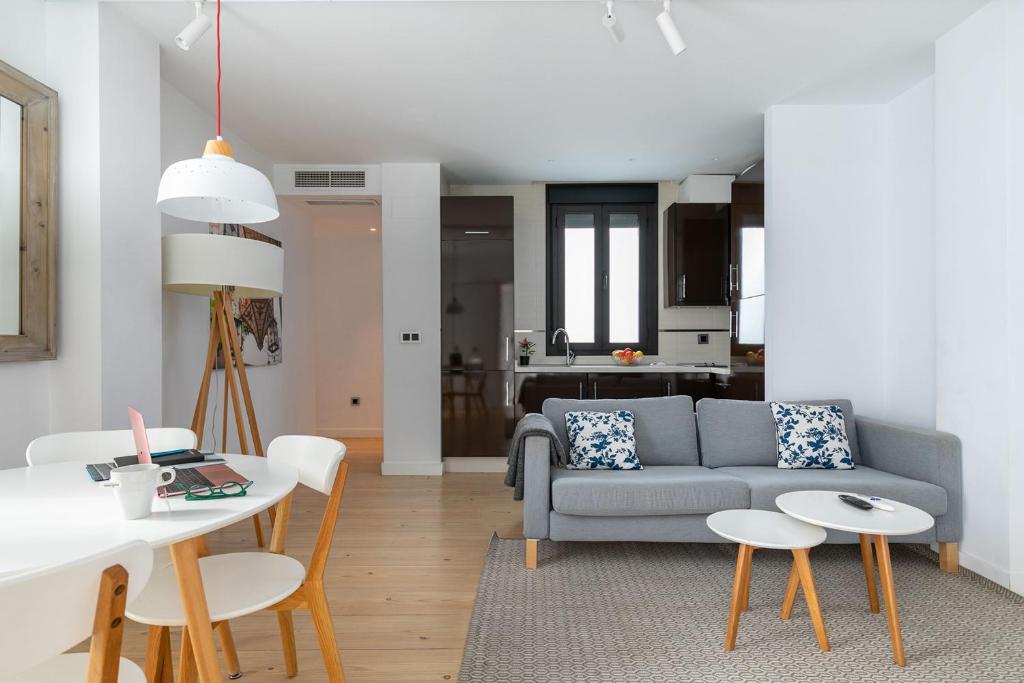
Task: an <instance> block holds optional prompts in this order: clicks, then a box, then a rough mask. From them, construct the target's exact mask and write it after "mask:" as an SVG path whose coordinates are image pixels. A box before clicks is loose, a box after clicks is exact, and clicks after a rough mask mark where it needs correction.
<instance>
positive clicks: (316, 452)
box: [267, 435, 348, 580]
mask: <svg viewBox="0 0 1024 683" xmlns="http://www.w3.org/2000/svg"><path fill="white" fill-rule="evenodd" d="M345 451H346V447H345V444H343V443H341V442H340V441H335V440H334V439H327V438H324V437H322V436H299V435H288V436H279V437H277V438H276V439H274V440H273V441H271V442H270V446H269V447H268V448H267V458H268V459H269V460H270V464H271V465H272V466H277V465H281V464H283V465H286V466H291V467H294V468H295V469H297V470H298V472H299V482H300V483H302V484H304V485H306V486H308V487H309V488H311V489H315V490H317V491H319V492H320V493H323V494H324V495H326V496H328V499H327V506H326V507H325V508H324V516H323V519H322V520H321V521H320V529H319V531H317V535H316V541H315V542H314V543H313V555H312V556H311V558H310V560H309V567H308V568H307V569H306V577H307V579H309V578H312V579H319V580H322V579H323V575H324V569H325V568H326V567H327V557H328V555H330V552H331V543H332V542H333V541H334V527H335V525H336V524H337V521H338V510H339V509H340V507H341V496H342V494H343V493H344V491H345V480H346V479H347V477H348V463H345V462H342V460H344V458H345ZM290 510H291V496H290V495H289V496H288V498H287V499H286V501H285V502H284V505H283V506H280V505H279V507H278V516H277V520H276V521H275V522H274V535H273V537H272V538H271V540H270V551H271V552H274V553H283V552H284V543H285V536H286V535H287V533H288V518H289V515H290Z"/></svg>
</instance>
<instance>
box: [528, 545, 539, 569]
mask: <svg viewBox="0 0 1024 683" xmlns="http://www.w3.org/2000/svg"><path fill="white" fill-rule="evenodd" d="M526 568H527V569H536V568H537V539H535V538H528V539H526Z"/></svg>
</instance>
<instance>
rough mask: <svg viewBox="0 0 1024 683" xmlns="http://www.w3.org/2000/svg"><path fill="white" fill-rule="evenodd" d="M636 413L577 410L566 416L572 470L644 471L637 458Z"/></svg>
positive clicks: (569, 465) (569, 466)
mask: <svg viewBox="0 0 1024 683" xmlns="http://www.w3.org/2000/svg"><path fill="white" fill-rule="evenodd" d="M633 421H634V418H633V413H631V412H629V411H628V410H617V411H615V412H614V413H597V412H594V411H592V410H576V411H570V412H568V413H566V414H565V428H566V430H567V431H568V433H569V462H568V463H566V466H565V467H566V469H570V470H642V469H643V465H641V464H640V461H639V460H637V458H636V437H635V436H634V435H633Z"/></svg>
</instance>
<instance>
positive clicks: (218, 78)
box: [217, 0, 221, 139]
mask: <svg viewBox="0 0 1024 683" xmlns="http://www.w3.org/2000/svg"><path fill="white" fill-rule="evenodd" d="M220 137H221V130H220V0H217V139H220Z"/></svg>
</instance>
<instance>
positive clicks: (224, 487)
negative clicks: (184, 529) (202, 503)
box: [185, 481, 252, 500]
mask: <svg viewBox="0 0 1024 683" xmlns="http://www.w3.org/2000/svg"><path fill="white" fill-rule="evenodd" d="M250 486H252V482H251V481H247V482H245V483H244V484H243V483H242V482H239V481H229V482H225V483H223V484H221V485H220V486H204V485H202V484H199V485H197V486H193V487H192V488H190V489H189V490H188V492H187V493H186V494H185V500H214V499H216V498H238V497H240V496H244V495H245V494H246V490H247V489H248V488H249V487H250Z"/></svg>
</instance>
